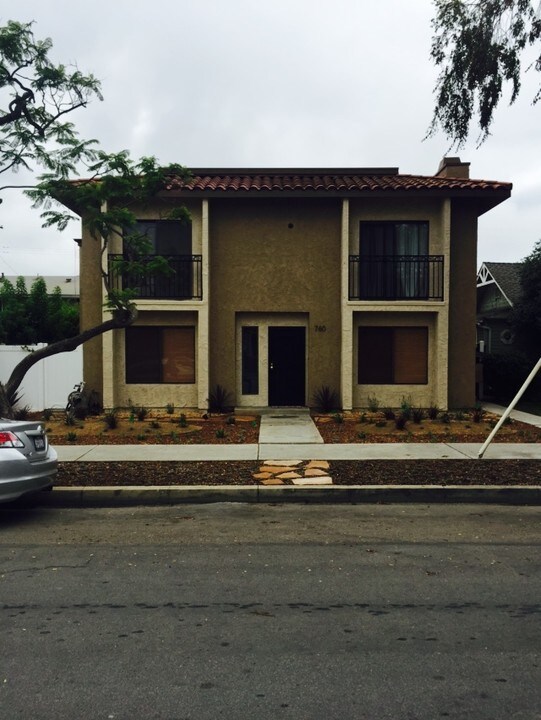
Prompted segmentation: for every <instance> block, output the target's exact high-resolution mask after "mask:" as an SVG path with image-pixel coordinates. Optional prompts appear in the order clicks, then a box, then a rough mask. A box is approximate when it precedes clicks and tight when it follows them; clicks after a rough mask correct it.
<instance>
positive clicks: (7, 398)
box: [0, 308, 137, 418]
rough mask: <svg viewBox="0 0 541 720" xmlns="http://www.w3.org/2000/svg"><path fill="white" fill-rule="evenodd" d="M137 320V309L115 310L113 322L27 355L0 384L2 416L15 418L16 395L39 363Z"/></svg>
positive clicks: (102, 324)
mask: <svg viewBox="0 0 541 720" xmlns="http://www.w3.org/2000/svg"><path fill="white" fill-rule="evenodd" d="M136 318H137V310H136V309H135V308H130V309H127V310H115V311H114V312H113V317H112V318H111V320H107V321H106V322H104V323H101V325H96V327H93V328H89V329H88V330H84V331H83V332H81V333H79V335H75V337H72V338H66V339H65V340H59V341H58V342H55V343H52V344H51V345H47V346H46V347H43V348H40V349H39V350H36V351H35V352H32V353H30V354H29V355H27V356H26V357H25V358H23V359H22V360H21V362H20V363H18V364H17V365H16V366H15V367H14V368H13V372H12V373H11V375H10V377H9V380H8V381H7V383H6V384H5V385H2V384H1V383H0V416H1V417H8V418H12V417H13V406H12V401H13V398H14V397H15V393H16V392H17V390H18V389H19V387H20V385H21V383H22V381H23V379H24V376H25V375H26V373H27V372H28V371H29V370H30V368H31V367H33V366H34V365H35V364H36V363H37V362H39V361H40V360H43V359H44V358H46V357H51V355H58V354H59V353H63V352H71V351H72V350H75V348H77V347H79V345H82V344H83V343H85V342H86V341H87V340H91V339H92V338H94V337H97V336H98V335H103V333H106V332H107V331H108V330H116V329H118V328H125V327H128V325H131V324H132V323H134V322H135V320H136Z"/></svg>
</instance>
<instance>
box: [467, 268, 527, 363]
mask: <svg viewBox="0 0 541 720" xmlns="http://www.w3.org/2000/svg"><path fill="white" fill-rule="evenodd" d="M521 267H522V263H520V262H516V263H500V262H485V263H483V264H482V265H481V267H480V268H479V272H478V273H477V345H478V349H479V350H480V351H481V352H485V353H490V354H494V355H505V354H508V353H516V352H517V349H520V340H519V339H518V338H517V337H516V335H515V332H514V330H513V329H512V328H511V327H510V323H509V318H510V315H511V311H512V309H513V306H514V305H515V303H516V302H517V300H519V298H520V296H521V294H522V288H521V284H520V270H521Z"/></svg>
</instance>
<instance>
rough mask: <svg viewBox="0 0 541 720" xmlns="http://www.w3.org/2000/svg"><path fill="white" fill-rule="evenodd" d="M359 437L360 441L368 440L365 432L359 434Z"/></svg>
mask: <svg viewBox="0 0 541 720" xmlns="http://www.w3.org/2000/svg"><path fill="white" fill-rule="evenodd" d="M357 437H358V438H359V440H366V437H367V435H366V433H365V432H358V433H357Z"/></svg>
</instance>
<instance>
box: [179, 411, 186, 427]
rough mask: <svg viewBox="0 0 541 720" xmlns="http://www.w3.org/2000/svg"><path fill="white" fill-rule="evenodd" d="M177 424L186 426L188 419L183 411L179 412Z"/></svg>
mask: <svg viewBox="0 0 541 720" xmlns="http://www.w3.org/2000/svg"><path fill="white" fill-rule="evenodd" d="M178 424H179V426H180V427H181V428H185V427H188V421H187V420H186V415H185V414H184V413H180V417H179V419H178Z"/></svg>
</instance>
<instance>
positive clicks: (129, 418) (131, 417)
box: [128, 412, 135, 425]
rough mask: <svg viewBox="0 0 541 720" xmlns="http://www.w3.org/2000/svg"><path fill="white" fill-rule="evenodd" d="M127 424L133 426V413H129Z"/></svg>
mask: <svg viewBox="0 0 541 720" xmlns="http://www.w3.org/2000/svg"><path fill="white" fill-rule="evenodd" d="M128 422H129V423H131V424H132V425H133V423H134V422H135V413H133V412H131V413H130V414H129V415H128Z"/></svg>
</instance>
